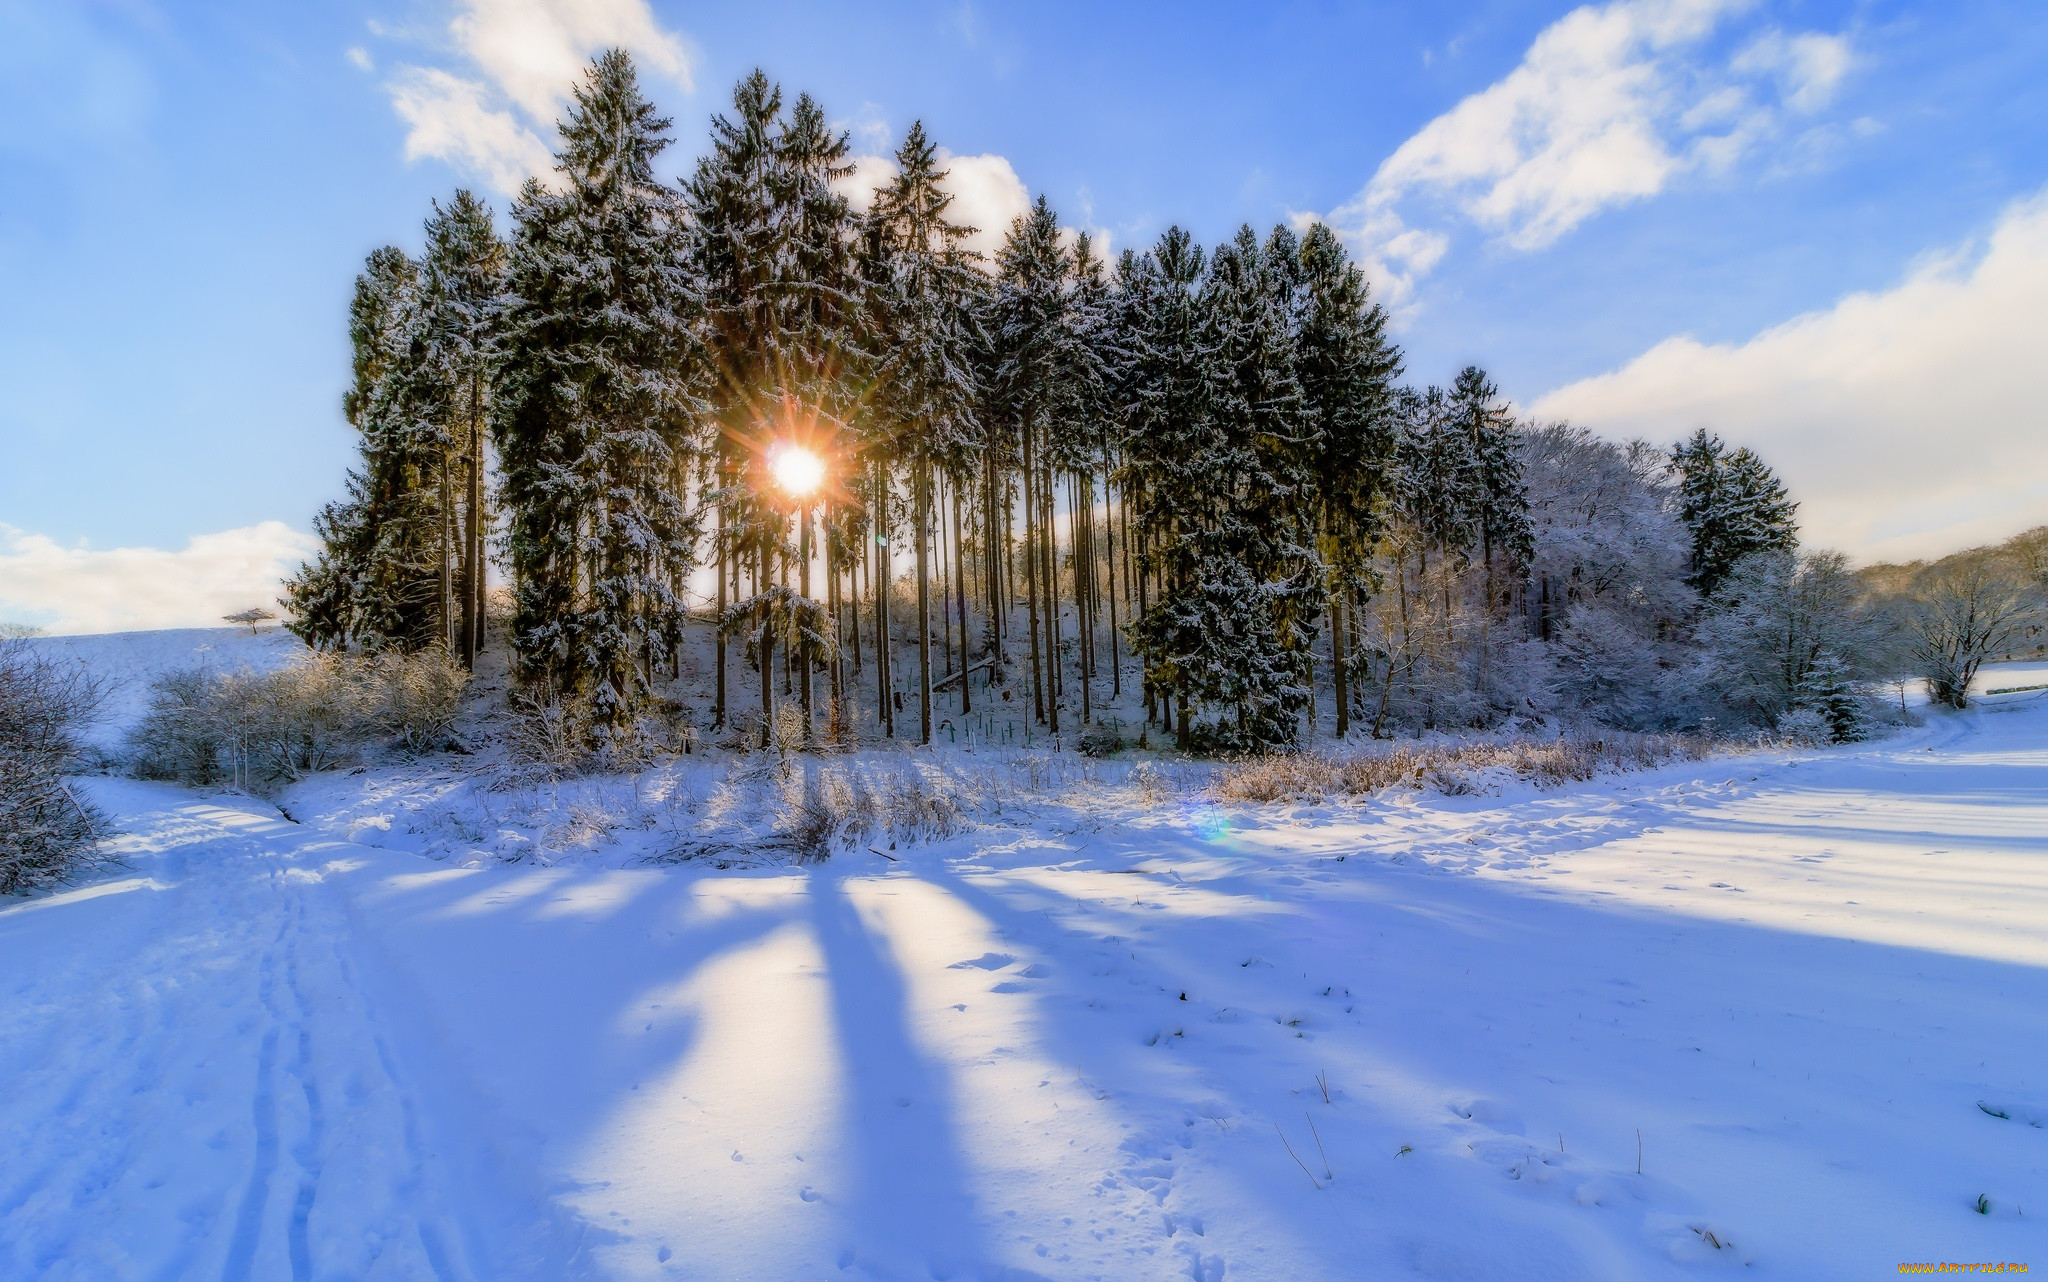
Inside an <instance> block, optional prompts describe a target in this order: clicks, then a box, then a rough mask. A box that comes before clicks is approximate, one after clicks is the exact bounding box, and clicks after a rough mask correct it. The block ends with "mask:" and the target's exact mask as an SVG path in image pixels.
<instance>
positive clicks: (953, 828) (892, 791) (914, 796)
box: [875, 764, 967, 841]
mask: <svg viewBox="0 0 2048 1282" xmlns="http://www.w3.org/2000/svg"><path fill="white" fill-rule="evenodd" d="M944 782H945V780H944V776H943V775H940V774H938V773H937V772H931V773H927V772H926V771H925V770H923V769H920V768H919V767H918V766H917V765H915V764H906V765H905V766H904V767H903V769H902V770H900V771H896V772H893V773H891V774H888V775H886V776H885V777H884V778H883V779H882V781H881V786H880V787H878V788H876V789H875V805H876V810H877V813H878V815H879V817H880V819H881V821H882V822H883V823H884V824H886V825H887V827H888V829H889V831H890V833H891V834H892V835H895V836H899V837H907V838H910V839H912V840H922V841H930V840H933V839H936V838H939V837H950V836H952V835H953V834H954V833H956V832H959V831H960V830H961V829H963V828H964V827H966V822H967V815H966V812H965V810H964V809H963V808H962V806H961V804H960V799H959V797H958V796H957V795H955V793H954V790H953V789H951V788H948V787H945V786H944Z"/></svg>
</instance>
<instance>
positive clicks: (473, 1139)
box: [0, 667, 2048, 1282]
mask: <svg viewBox="0 0 2048 1282" xmlns="http://www.w3.org/2000/svg"><path fill="white" fill-rule="evenodd" d="M2036 682H2048V669H2042V668H2038V667H2037V668H2017V667H2006V668H2003V669H2000V670H1998V671H1997V672H1995V673H1992V674H1990V683H1991V684H1997V685H2008V684H2010V685H2024V684H2034V683H2036ZM370 777H371V776H363V778H366V779H367V778H370ZM330 785H332V781H328V785H323V786H330ZM89 786H90V787H91V788H92V790H93V793H94V795H95V797H96V798H97V799H98V800H99V801H100V802H101V803H102V804H103V805H104V806H105V807H107V808H108V809H109V810H110V811H112V812H114V813H115V814H117V815H118V816H119V818H120V821H121V823H122V824H123V826H124V827H125V828H126V830H127V835H126V836H124V837H122V838H120V840H119V847H120V852H121V855H122V858H123V859H124V861H125V867H123V868H120V869H117V870H114V871H112V872H111V873H110V874H109V875H107V876H105V877H103V878H101V879H100V880H97V881H95V882H94V883H92V884H90V885H86V886H82V887H78V888H75V889H72V890H69V891H67V892H64V893H61V894H57V895H53V896H50V897H47V898H44V899H40V900H33V901H26V902H17V903H13V904H10V905H8V906H6V907H4V908H0V989H4V991H5V993H6V1000H5V1002H4V1004H0V1081H5V1082H6V1083H8V1088H7V1090H5V1091H4V1092H0V1153H4V1154H5V1155H6V1156H5V1158H4V1160H0V1277H5V1278H16V1277H19V1278H48V1279H104V1278H148V1279H159V1278H160V1279H174V1278H188V1277H190V1278H226V1279H241V1278H261V1279H271V1278H293V1279H366V1280H367V1279H413V1278H419V1279H439V1280H441V1282H451V1280H454V1279H465V1280H466V1279H477V1280H479V1282H491V1280H496V1279H523V1278H533V1279H554V1278H695V1279H764V1280H777V1279H805V1278H855V1279H862V1278H869V1279H884V1278H887V1279H933V1278H935V1279H959V1280H962V1282H965V1280H969V1279H1006V1280H1008V1282H1019V1280H1023V1279H1070V1278H1072V1279H1081V1278H1104V1279H1153V1278H1162V1279H1163V1278H1194V1279H1198V1280H1214V1279H1233V1280H1234V1279H1285V1280H1288V1282H1299V1280H1302V1279H1323V1278H1346V1279H1348V1278H1398V1277H1424V1278H1472V1279H1541V1278H1601V1279H1656V1278H1678V1277H1694V1276H1715V1275H1719V1274H1722V1273H1728V1274H1731V1275H1740V1276H1746V1277H1755V1278H1783V1279H1795V1278H1796V1279H1808V1278H1860V1277H1875V1276H1878V1275H1886V1276H1891V1275H1896V1274H1897V1272H1898V1266H1899V1265H1900V1264H1901V1263H1905V1262H1920V1261H1928V1262H1934V1261H1961V1262H1983V1261H2000V1260H2007V1261H2020V1262H2027V1261H2032V1262H2037V1263H2043V1264H2044V1267H2048V1249H2044V1248H2048V1231H2044V1227H2043V1226H2044V1224H2048V1129H2044V1127H2048V701H2044V696H2042V695H2039V694H2016V695H2003V696H1997V697H1994V698H1991V699H1988V700H1986V701H1985V702H1984V703H1983V704H1982V705H1981V707H1980V708H1979V709H1977V710H1975V711H1973V712H1971V713H1968V714H1963V715H1959V716H1952V717H1931V718H1930V720H1929V724H1928V725H1927V726H1926V727H1924V728H1922V729H1918V730H1915V731H1912V732H1909V733H1908V734H1906V735H1903V736H1901V737H1899V738H1895V739H1892V740H1890V741H1887V742H1884V743H1881V744H1877V745H1872V746H1868V747H1864V748H1858V749H1836V750H1827V751H1818V752H1810V753H1796V754H1787V753H1773V754H1759V755H1754V756H1746V757H1734V758H1722V759H1718V760H1712V761H1708V762H1705V763H1695V764H1690V765H1685V766H1673V767H1669V768H1666V769H1663V770H1659V771H1653V772H1648V773H1643V774H1634V775H1619V776H1614V777H1611V778H1609V779H1607V780H1603V781H1601V782H1599V783H1596V784H1594V785H1589V786H1585V787H1582V788H1579V789H1576V790H1574V791H1571V792H1568V793H1554V794H1542V793H1537V792H1534V791H1531V790H1528V789H1509V790H1507V791H1506V792H1504V793H1503V794H1501V795H1497V796H1467V797H1441V796H1436V795H1433V794H1419V793H1389V794H1385V795H1383V796H1381V797H1379V798H1377V799H1374V800H1372V801H1369V802H1366V803H1363V804H1361V805H1358V806H1334V805H1333V806H1324V807H1314V808H1306V807H1216V806H1213V805H1207V804H1202V803H1200V802H1197V801H1193V800H1189V801H1186V802H1185V804H1177V805H1174V806H1170V807H1167V808H1165V809H1162V810H1155V811H1151V812H1145V813H1137V812H1133V813H1132V814H1128V815H1116V814H1096V815H1094V816H1092V818H1091V821H1090V822H1088V823H1064V824H1039V825H1035V826H1032V827H1029V828H1008V829H982V830H978V831H975V832H971V833H968V834H965V835H963V836H959V837H955V838H952V839H949V840H948V841H946V842H943V843H940V844H937V845H934V846H930V847H924V848H911V847H908V846H906V847H905V848H903V849H900V850H897V851H894V852H887V853H893V854H894V855H895V856H896V858H895V859H894V860H893V861H892V860H890V859H888V858H886V857H884V855H878V854H872V853H863V854H859V855H855V856H851V857H846V858H841V859H838V860H835V861H833V862H831V863H828V864H825V865H821V866H816V867H808V868H803V869H795V870H792V869H767V870H752V871H748V870H733V871H717V870H714V869H710V868H705V867H701V866H670V867H660V868H650V867H632V866H617V864H616V863H612V864H606V863H603V862H601V861H599V862H592V863H589V864H579V863H573V862H565V863H561V864H557V865H555V866H551V867H549V866H536V865H533V864H522V865H507V864H502V863H491V862H486V863H479V864H477V865H475V866H462V865H461V864H459V863H457V862H455V861H434V860H430V859H425V858H421V857H420V856H418V855H414V854H410V853H406V852H404V851H401V850H392V849H380V848H375V847H371V846H366V845H360V844H354V843H353V842H350V841H348V840H345V839H344V838H343V837H341V836H339V835H337V834H336V833H335V832H333V831H329V830H324V829H322V828H320V827H319V826H318V825H317V824H308V825H306V826H299V825H295V824H292V823H289V822H285V821H284V820H283V819H281V818H280V817H279V815H278V813H277V812H276V811H274V810H271V809H269V808H267V807H266V806H264V805H263V804H262V803H259V802H254V801H250V800H247V799H240V798H225V797H212V798H202V797H199V796H197V795H195V794H193V793H190V792H186V791H181V790H178V789H175V788H172V787H169V786H165V785H153V784H142V783H135V782H128V781H120V780H111V779H98V780H93V781H91V783H90V785H89ZM287 804H288V805H289V804H290V803H289V802H288V803H287ZM357 835H359V836H360V835H363V834H362V832H361V831H360V830H358V834H357ZM369 835H371V836H375V833H371V834H369Z"/></svg>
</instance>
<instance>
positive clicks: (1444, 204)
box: [1328, 0, 1852, 302]
mask: <svg viewBox="0 0 2048 1282" xmlns="http://www.w3.org/2000/svg"><path fill="white" fill-rule="evenodd" d="M1747 8H1749V0H1615V2H1614V3H1610V4H1606V5H1599V6H1594V5H1587V6H1584V7H1581V8H1578V9H1574V10H1572V11H1571V12H1570V13H1568V14H1566V15H1565V16H1564V17H1562V18H1560V19H1559V20H1558V21H1556V22H1555V23H1553V24H1551V25H1550V26H1549V27H1547V28H1545V29H1544V30H1543V31H1542V32H1541V33H1540V34H1538V35H1537V37H1536V39H1535V41H1534V42H1533V43H1532V44H1531V45H1530V46H1529V49H1528V52H1527V53H1526V54H1524V55H1523V58H1522V61H1521V63H1520V64H1519V65H1517V66H1516V67H1515V69H1514V70H1513V71H1511V72H1509V73H1508V74H1507V75H1506V76H1505V77H1504V78H1502V79H1501V80H1500V81H1498V82H1496V83H1495V84H1493V85H1491V86H1489V87H1487V88H1486V89H1483V90H1481V91H1479V92H1478V93H1475V94H1472V95H1471V96H1469V97H1467V98H1465V99H1464V100H1463V101H1461V102H1459V103H1458V104H1457V105H1456V106H1455V107H1453V108H1451V109H1450V110H1449V111H1447V112H1445V113H1444V114H1443V115H1441V116H1438V117H1437V118H1436V119H1434V120H1432V121H1430V122H1429V123H1428V124H1426V125H1424V126H1423V127H1422V128H1421V129H1420V130H1419V131H1418V132H1417V133H1416V134H1415V135H1414V136H1413V137H1411V138H1410V139H1408V141H1406V142H1404V143H1402V144H1401V146H1400V147H1399V148H1397V149H1396V150H1395V151H1394V153H1393V154H1392V155H1391V156H1389V157H1387V159H1386V160H1385V161H1383V162H1381V164H1380V167H1379V169H1378V170H1377V171H1376V172H1375V173H1374V174H1373V177H1372V180H1371V181H1370V182H1369V183H1367V184H1366V186H1365V187H1364V189H1363V190H1361V191H1360V192H1359V193H1358V195H1356V196H1355V197H1353V198H1352V199H1351V200H1350V201H1348V202H1346V203H1345V204H1344V205H1342V206H1340V207H1339V208H1338V209H1336V210H1335V211H1333V212H1332V213H1331V214H1330V215H1329V219H1328V221H1329V222H1330V223H1331V225H1332V226H1334V227H1336V228H1338V229H1339V230H1340V231H1343V232H1345V233H1346V234H1347V236H1348V238H1349V239H1350V240H1351V241H1352V243H1353V245H1354V247H1355V248H1356V249H1357V251H1358V252H1359V254H1360V256H1361V257H1362V258H1363V259H1364V261H1365V262H1366V265H1367V270H1368V273H1369V274H1370V275H1371V276H1372V277H1373V278H1374V280H1375V282H1376V283H1377V284H1378V285H1379V286H1380V287H1381V289H1382V291H1383V292H1384V293H1385V295H1386V296H1387V297H1389V298H1390V299H1392V300H1393V301H1395V302H1400V301H1402V300H1403V299H1405V298H1406V297H1407V296H1408V295H1409V294H1410V293H1411V292H1412V290H1413V287H1414V284H1415V282H1416V281H1417V280H1418V279H1419V278H1420V277H1422V276H1424V275H1426V274H1427V273H1428V272H1429V271H1430V270H1431V269H1432V268H1433V267H1434V266H1435V265H1436V264H1437V262H1438V261H1439V260H1440V259H1441V258H1442V257H1443V255H1444V254H1445V252H1446V251H1447V250H1448V249H1449V247H1450V243H1451V241H1450V234H1449V233H1448V232H1447V231H1445V230H1443V229H1442V228H1441V227H1438V226H1433V225H1430V223H1429V221H1428V218H1429V217H1431V216H1434V217H1439V218H1441V217H1443V216H1445V215H1448V216H1449V221H1451V222H1457V221H1468V222H1470V223H1473V224H1476V225H1477V226H1478V227H1480V228H1481V229H1483V230H1484V231H1486V232H1487V233H1489V234H1491V235H1493V236H1495V237H1496V238H1498V239H1499V240H1500V241H1501V242H1503V243H1505V244H1506V245H1508V246H1510V247H1512V248H1514V249H1518V250H1535V249H1542V248H1544V247H1546V246H1548V245H1550V244H1553V243H1554V242H1556V241H1557V240H1558V238H1560V237H1562V236H1563V235H1565V234H1566V233H1567V232H1569V231H1571V230H1572V229H1573V228H1574V227H1577V226H1578V225H1579V224H1580V223H1582V222H1584V221H1585V220H1587V219H1588V218H1591V217H1592V216H1593V215H1595V214H1597V213H1599V212H1600V211H1602V210H1604V209H1608V208H1611V207H1613V206H1616V205H1620V204H1626V203H1628V202H1630V201H1636V200H1642V199H1645V198H1648V197H1650V196H1654V195H1656V194H1657V193H1659V192H1661V191H1663V190H1664V188H1665V187H1666V186H1667V185H1668V184H1669V183H1670V182H1671V181H1672V180H1673V179H1674V178H1675V177H1676V176H1678V175H1680V174H1683V173H1686V172H1689V171H1693V170H1702V169H1705V170H1713V169H1724V168H1726V167H1727V166H1729V165H1731V164H1733V163H1734V162H1735V161H1736V160H1738V159H1739V158H1741V157H1742V156H1743V155H1744V154H1746V153H1748V152H1749V151H1751V150H1752V149H1753V148H1754V147H1755V146H1756V145H1757V144H1758V143H1759V142H1760V141H1761V140H1763V139H1765V138H1768V137H1770V136H1772V135H1773V134H1775V133H1777V132H1778V131H1779V129H1780V127H1781V125H1782V122H1783V121H1784V120H1785V119H1786V118H1787V117H1788V116H1791V115H1797V114H1801V113H1809V112H1813V111H1816V110H1818V109H1819V108H1821V107H1823V106H1825V105H1826V104H1827V102H1828V100H1829V98H1830V97H1831V96H1832V95H1833V93H1834V90H1835V87H1836V86H1837V85H1838V84H1839V83H1840V82H1841V80H1842V77H1843V76H1844V75H1845V74H1847V72H1848V70H1849V67H1850V64H1851V61H1852V57H1851V53H1850V49H1849V44H1848V41H1847V40H1846V39H1845V38H1843V37H1841V36H1833V35H1823V34H1819V33H1811V32H1809V33H1803V34H1797V35H1787V34H1786V33H1784V32H1782V31H1779V30H1777V29H1775V28H1764V29H1761V30H1757V31H1754V32H1751V33H1749V36H1748V39H1747V40H1745V41H1740V42H1737V43H1736V44H1735V45H1734V46H1733V47H1732V51H1731V49H1730V47H1729V45H1728V41H1726V40H1718V41H1717V40H1716V39H1714V38H1715V37H1717V36H1720V35H1723V34H1724V32H1725V29H1726V27H1727V25H1728V23H1729V20H1730V19H1732V18H1734V17H1736V16H1737V15H1739V14H1740V13H1741V12H1742V11H1744V10H1746V9H1747ZM1418 209H1420V210H1421V211H1422V212H1421V213H1420V214H1418V213H1417V210H1418Z"/></svg>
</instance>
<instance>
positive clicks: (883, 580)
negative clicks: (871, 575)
mask: <svg viewBox="0 0 2048 1282" xmlns="http://www.w3.org/2000/svg"><path fill="white" fill-rule="evenodd" d="M875 520H876V524H875V530H876V534H875V570H876V574H875V578H876V580H877V582H876V583H875V686H876V690H877V691H878V694H879V698H880V702H879V704H878V706H879V708H880V710H881V711H880V715H881V719H882V733H883V734H884V735H885V736H887V737H888V738H891V739H893V738H895V737H896V708H895V695H896V688H895V687H896V683H895V681H894V680H893V679H892V677H891V675H890V671H889V669H890V660H889V579H890V572H889V563H890V561H891V559H892V558H891V556H890V548H889V534H888V529H889V472H888V469H887V468H885V467H883V466H881V465H879V464H877V465H876V467H875Z"/></svg>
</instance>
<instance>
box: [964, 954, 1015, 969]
mask: <svg viewBox="0 0 2048 1282" xmlns="http://www.w3.org/2000/svg"><path fill="white" fill-rule="evenodd" d="M1016 960H1017V959H1016V958H1015V957H1012V956H1010V955H1009V954H1008V953H983V954H982V955H981V956H979V957H970V958H968V959H967V960H966V961H957V962H954V963H953V964H952V965H951V966H949V967H947V969H948V970H965V969H967V968H968V967H969V966H977V967H980V968H981V969H982V970H1001V969H1002V968H1003V967H1005V966H1007V965H1009V964H1010V963H1011V962H1013V961H1016Z"/></svg>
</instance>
